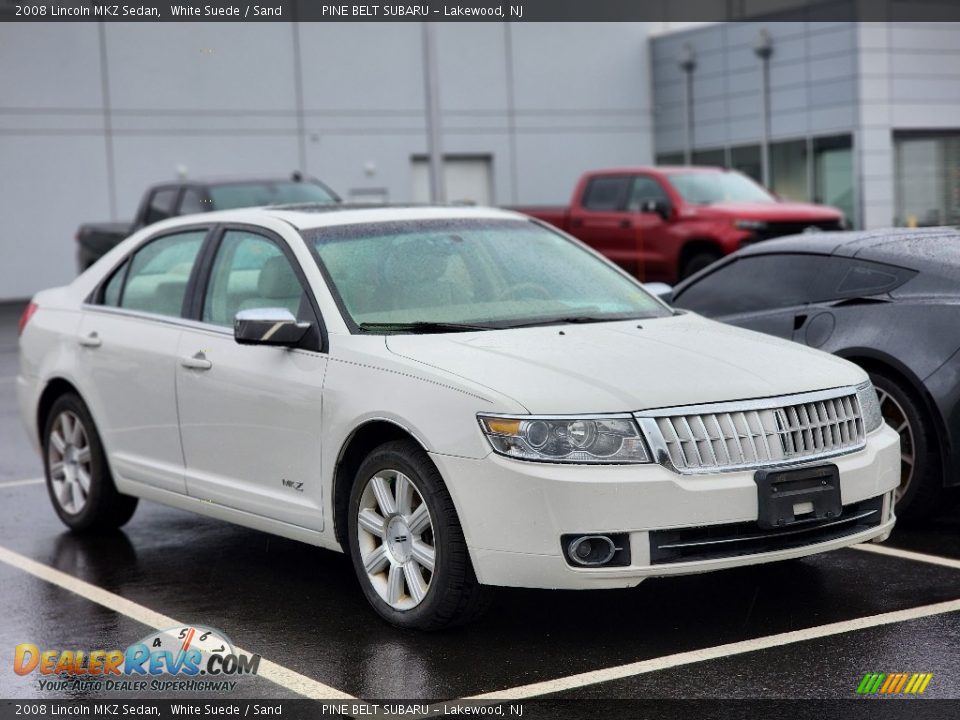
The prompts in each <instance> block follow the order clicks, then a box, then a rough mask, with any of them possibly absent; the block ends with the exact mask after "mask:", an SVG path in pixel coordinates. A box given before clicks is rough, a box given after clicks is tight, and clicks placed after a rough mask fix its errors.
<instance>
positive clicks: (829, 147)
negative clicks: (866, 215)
mask: <svg viewBox="0 0 960 720" xmlns="http://www.w3.org/2000/svg"><path fill="white" fill-rule="evenodd" d="M813 166H814V181H815V183H814V184H815V187H814V202H818V203H822V204H823V205H830V206H831V207H835V208H837V209H839V210H842V211H843V214H844V216H846V219H847V223H849V224H850V225H851V227H852V226H853V225H854V224H855V221H856V214H855V213H856V203H855V197H854V188H853V141H852V139H851V137H850V136H849V135H837V136H835V137H826V138H815V139H814V141H813Z"/></svg>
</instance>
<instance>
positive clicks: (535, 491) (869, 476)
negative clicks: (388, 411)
mask: <svg viewBox="0 0 960 720" xmlns="http://www.w3.org/2000/svg"><path fill="white" fill-rule="evenodd" d="M431 457H432V458H433V460H434V462H435V463H436V465H437V467H438V468H439V470H440V472H441V474H442V475H443V477H444V478H445V479H446V482H447V486H448V488H449V490H450V493H451V495H452V497H453V500H454V504H455V505H456V507H457V512H458V515H459V518H460V522H461V525H462V526H463V531H464V535H465V537H466V540H467V545H468V546H469V548H470V553H471V558H472V560H473V565H474V570H475V571H476V574H477V578H478V580H479V581H480V582H481V583H484V584H487V585H505V586H513V587H539V588H565V589H587V588H615V587H630V586H633V585H636V584H638V583H639V582H640V581H641V580H643V579H644V578H647V577H654V576H663V575H676V574H687V573H698V572H705V571H709V570H719V569H722V568H727V567H736V566H740V565H750V564H756V563H761V562H769V561H773V560H783V559H787V558H795V557H802V556H804V555H810V554H813V553H818V552H823V551H826V550H833V549H836V548H841V547H846V546H848V545H853V544H856V543H860V542H865V541H867V540H878V541H879V540H883V539H886V537H887V536H888V535H889V534H890V531H891V530H892V528H893V524H894V516H893V509H892V505H893V502H892V491H893V489H894V488H896V486H897V485H898V484H899V482H900V438H899V436H898V435H897V433H896V432H895V431H894V430H892V429H891V428H889V427H888V426H886V425H883V426H882V427H881V429H880V430H878V431H876V432H874V433H871V434H870V435H869V436H868V437H867V443H866V446H865V447H864V448H863V449H862V450H859V451H857V452H855V453H851V454H849V455H842V456H839V457H834V458H830V460H829V462H831V463H834V464H835V465H836V466H837V467H838V468H839V470H840V491H841V499H842V502H843V505H844V506H845V507H846V506H848V505H851V504H853V503H858V502H860V501H863V500H868V499H870V498H875V497H878V496H885V497H884V501H883V504H882V516H881V518H880V522H879V524H878V525H876V526H873V527H870V528H869V529H866V530H860V531H857V532H855V533H853V534H850V535H844V536H843V537H839V538H834V539H830V540H827V541H825V542H814V543H812V544H810V545H803V546H801V547H791V548H790V549H785V550H776V551H772V552H758V553H755V554H749V555H739V556H736V557H727V558H719V559H716V558H715V559H709V560H696V561H692V562H676V563H659V564H653V563H651V559H650V532H651V531H654V530H667V529H672V528H688V527H700V526H712V525H723V524H732V523H744V522H755V521H756V520H757V514H758V512H757V486H756V483H755V482H754V471H753V470H746V471H738V472H724V473H717V474H713V475H695V476H694V475H680V474H677V473H675V472H673V471H671V470H668V469H667V468H665V467H663V466H660V465H607V466H584V465H560V464H547V463H533V462H523V461H517V460H511V459H508V458H504V457H501V456H499V455H495V454H490V455H488V456H487V457H486V458H483V459H481V460H474V459H468V458H462V457H453V456H449V455H439V454H432V455H431ZM821 462H822V461H821ZM816 464H819V463H818V462H816V461H815V462H812V463H798V465H797V467H802V466H803V465H816ZM587 533H597V534H604V533H606V534H609V533H627V534H628V536H629V543H630V550H631V564H630V565H629V566H626V567H607V568H596V569H586V568H574V567H571V566H570V565H569V564H568V563H567V561H566V560H565V559H564V557H563V553H562V551H561V546H560V536H561V535H564V534H587Z"/></svg>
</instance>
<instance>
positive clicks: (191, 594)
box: [0, 305, 960, 700]
mask: <svg viewBox="0 0 960 720" xmlns="http://www.w3.org/2000/svg"><path fill="white" fill-rule="evenodd" d="M18 315H19V308H16V307H13V306H10V305H7V306H3V305H0V547H2V548H6V549H8V550H13V551H15V552H17V553H20V554H22V555H25V556H27V557H29V558H31V559H33V560H35V561H37V562H39V563H42V564H44V565H47V566H50V567H53V568H56V569H57V570H60V571H62V572H65V573H68V574H69V575H72V576H75V577H77V578H80V579H82V580H84V581H86V582H88V583H91V584H93V585H95V586H97V587H100V588H103V589H105V590H107V591H109V592H111V593H114V594H116V595H119V596H122V597H123V598H126V599H129V600H132V601H135V602H137V603H140V604H141V605H143V606H146V607H147V608H150V609H151V610H154V611H156V612H159V613H163V614H164V615H168V616H170V617H173V618H176V619H177V620H178V621H181V622H184V623H188V624H203V625H207V626H211V627H215V628H219V629H221V630H223V631H224V632H225V633H226V634H227V635H228V636H229V637H230V638H231V639H232V640H233V642H234V643H235V644H236V645H238V646H241V647H243V648H244V649H246V650H248V651H251V652H255V653H259V654H260V655H262V656H263V657H264V658H266V659H269V660H272V661H273V662H276V663H278V664H280V665H282V666H284V667H286V668H289V669H291V670H294V671H296V672H298V673H301V674H303V675H305V676H307V677H309V678H313V679H315V680H317V681H319V682H322V683H324V684H326V685H329V686H332V687H334V688H336V689H338V690H340V691H343V692H346V693H349V694H351V695H353V696H356V697H360V698H364V699H368V700H375V699H388V698H389V699H411V700H423V699H432V700H435V699H450V698H458V697H466V696H470V695H475V694H480V693H489V692H495V691H497V690H504V689H507V688H511V687H515V686H518V685H525V684H528V683H533V682H539V681H544V680H551V679H555V678H560V677H565V676H569V675H573V674H577V673H581V672H584V671H592V670H601V669H604V668H609V667H612V666H617V665H621V664H625V663H631V662H635V661H638V660H645V659H652V658H658V657H661V656H664V655H671V654H674V653H679V652H685V651H690V650H696V649H699V648H707V647H713V646H717V645H721V644H726V643H732V642H737V641H741V640H747V639H751V638H759V637H763V636H767V635H771V634H776V633H782V632H786V631H792V630H799V629H804V628H813V627H817V626H820V625H824V624H827V623H832V622H837V621H842V620H851V619H855V618H862V617H867V616H871V615H876V614H880V613H886V612H890V611H894V610H903V609H909V608H914V607H918V606H923V605H928V604H932V603H937V602H943V601H948V600H956V599H960V569H957V568H951V567H942V566H938V565H934V564H929V563H924V562H917V561H913V560H907V559H902V558H896V557H887V556H881V555H877V554H874V553H867V552H863V551H858V550H852V549H848V550H840V551H836V552H833V553H829V554H826V555H821V556H816V557H812V558H806V559H803V560H794V561H788V562H784V563H774V564H769V565H762V566H757V567H752V568H742V569H736V570H729V571H725V572H719V573H711V574H704V575H699V576H689V577H680V578H672V579H655V580H649V581H646V582H644V583H642V584H641V585H640V586H638V587H637V588H634V589H630V590H617V591H598V592H590V593H577V592H550V591H530V590H501V591H499V592H498V593H497V595H496V598H495V600H494V604H493V606H492V608H491V610H490V612H489V613H488V614H487V615H486V616H485V617H484V618H483V619H482V620H481V621H480V622H478V623H476V624H474V625H471V626H469V627H466V628H460V629H456V630H453V631H449V632H445V633H436V634H421V633H415V632H406V631H400V630H397V629H394V628H392V627H390V626H388V625H386V624H384V623H383V622H381V621H380V620H379V619H378V618H377V617H376V616H375V615H374V614H373V613H372V611H370V610H369V609H368V608H367V606H366V603H365V601H364V598H363V596H362V594H361V592H360V589H359V587H358V585H357V583H356V579H355V577H354V574H353V570H352V568H351V567H350V564H349V562H348V561H347V559H346V558H345V557H344V556H342V555H339V554H337V553H334V552H330V551H326V550H321V549H318V548H314V547H310V546H307V545H303V544H300V543H296V542H293V541H289V540H284V539H281V538H276V537H272V536H269V535H266V534H264V533H260V532H256V531H254V530H248V529H245V528H241V527H238V526H234V525H230V524H228V523H224V522H220V521H217V520H212V519H207V518H203V517H199V516H195V515H192V514H189V513H185V512H181V511H178V510H172V509H169V508H166V507H163V506H160V505H157V504H153V503H146V502H141V503H140V506H139V508H138V510H137V513H136V515H135V516H134V518H133V519H132V520H131V522H130V523H128V524H127V525H126V526H125V527H124V528H123V530H122V531H118V532H115V533H111V534H106V535H100V536H92V537H90V536H79V535H74V534H71V533H69V532H67V531H66V529H65V528H64V527H63V526H62V525H61V524H60V522H59V520H58V519H57V517H56V515H55V514H54V512H53V510H52V508H51V507H50V503H49V500H48V498H47V496H46V489H45V487H44V486H43V485H42V484H17V485H4V483H9V482H12V481H20V480H24V479H29V478H38V477H40V476H41V474H42V465H41V463H40V460H39V458H38V457H37V455H36V454H35V452H34V451H33V449H32V447H31V446H30V445H29V443H28V441H27V437H26V434H25V431H24V430H23V428H22V425H21V421H20V417H19V413H18V411H17V408H16V400H15V387H14V382H13V377H14V376H15V375H16V318H17V316H18ZM888 545H889V546H892V547H899V548H904V549H910V550H913V551H916V552H923V553H928V554H934V555H938V556H942V557H949V558H954V559H960V511H958V510H957V509H949V510H947V511H945V512H944V514H943V515H942V516H941V517H939V518H936V519H935V520H932V521H930V522H929V523H926V524H925V525H923V526H922V527H919V528H898V529H897V530H896V531H895V533H894V536H893V538H892V539H891V540H890V541H889V542H888ZM0 609H2V612H0V697H5V698H15V697H17V698H26V697H69V695H68V696H65V695H64V694H63V693H57V692H48V691H44V690H41V689H40V688H39V687H38V685H37V678H36V676H19V675H16V674H15V673H13V672H12V670H11V668H12V659H13V648H14V646H15V645H16V644H18V643H22V642H33V643H36V644H37V645H38V646H41V647H42V648H88V649H96V648H118V647H126V646H127V645H128V644H130V643H132V642H134V641H136V640H138V639H140V638H142V637H144V636H145V635H147V633H148V632H149V631H150V630H151V628H148V627H147V626H145V625H143V624H141V623H139V622H137V621H135V620H133V619H130V618H128V617H126V616H125V615H122V614H119V613H117V612H114V611H112V610H109V609H107V608H105V607H103V606H101V605H98V604H96V603H94V602H92V601H90V600H87V599H85V598H83V597H81V596H79V595H76V594H74V593H72V592H70V591H68V590H65V589H62V588H60V587H58V586H56V585H53V584H50V583H48V582H46V581H44V580H40V579H38V578H36V577H34V576H33V575H31V574H28V573H27V572H25V571H23V570H21V569H18V568H14V567H12V566H10V565H7V564H5V563H2V562H0ZM958 650H960V613H949V614H939V615H934V616H932V617H927V618H922V619H918V620H911V621H908V622H902V623H896V624H893V625H884V626H882V627H876V628H871V629H866V630H858V631H855V632H850V633H844V634H841V635H836V636H833V637H827V638H819V639H814V640H808V641H804V642H799V643H795V644H791V645H785V646H782V647H776V648H770V649H765V650H760V651H755V652H749V653H744V654H739V655H733V656H729V657H723V658H720V659H716V660H709V661H705V662H699V663H696V664H690V665H685V666H681V667H678V668H673V669H670V670H661V671H657V672H651V673H646V674H642V675H636V676H631V677H627V678H624V679H619V680H614V681H609V682H603V683H600V684H594V685H589V686H586V687H581V688H576V689H572V690H568V691H565V692H561V693H558V694H556V695H554V697H558V698H603V699H613V698H644V699H646V698H684V697H690V698H766V699H770V698H853V697H856V695H855V690H856V686H857V684H858V683H859V681H860V678H861V677H862V676H863V674H864V673H866V672H932V673H934V679H933V681H932V682H931V683H930V685H929V686H928V688H927V691H926V693H925V696H926V697H929V698H931V699H932V698H960V652H958ZM240 682H241V683H242V688H241V689H238V690H237V691H236V693H237V696H239V697H246V698H257V697H276V698H285V697H293V696H294V695H293V693H292V692H291V691H289V690H287V689H285V688H283V687H280V686H278V685H275V684H273V683H272V682H270V681H269V680H267V679H265V678H262V677H257V678H250V677H247V678H243V679H242V680H241V681H240ZM109 695H112V696H123V695H124V693H116V692H114V693H109ZM74 696H76V697H84V695H83V694H82V693H80V694H74ZM138 696H139V697H145V696H149V693H148V694H146V695H144V694H143V693H140V694H138Z"/></svg>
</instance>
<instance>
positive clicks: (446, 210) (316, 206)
mask: <svg viewBox="0 0 960 720" xmlns="http://www.w3.org/2000/svg"><path fill="white" fill-rule="evenodd" d="M257 216H263V217H270V218H276V219H279V220H283V221H284V222H287V223H289V224H291V225H293V226H294V227H295V228H297V229H298V230H310V229H312V228H317V227H333V226H337V225H354V224H364V223H382V222H397V221H416V220H462V219H488V220H529V219H530V218H529V217H527V216H526V215H522V214H520V213H516V212H512V211H510V210H499V209H497V208H489V207H477V206H473V205H361V204H347V203H337V204H323V203H310V204H302V205H271V206H268V207H260V208H237V209H236V210H221V211H217V212H212V213H205V214H204V216H203V219H204V220H205V221H208V222H209V221H218V222H230V221H236V222H251V221H255V220H256V218H257Z"/></svg>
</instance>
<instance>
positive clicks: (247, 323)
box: [233, 308, 310, 347]
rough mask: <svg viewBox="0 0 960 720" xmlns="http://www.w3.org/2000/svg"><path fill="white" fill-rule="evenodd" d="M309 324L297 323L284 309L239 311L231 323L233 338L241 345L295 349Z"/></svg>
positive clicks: (291, 314)
mask: <svg viewBox="0 0 960 720" xmlns="http://www.w3.org/2000/svg"><path fill="white" fill-rule="evenodd" d="M308 330H310V323H308V322H297V319H296V318H295V317H294V316H293V313H291V312H290V311H289V310H287V309H286V308H255V309H252V310H241V311H240V312H238V313H237V314H236V317H235V318H234V321H233V337H234V339H235V340H236V341H237V342H238V343H240V344H241V345H274V346H279V347H296V346H297V345H299V344H300V341H301V340H303V338H304V336H305V335H306V334H307V331H308Z"/></svg>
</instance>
